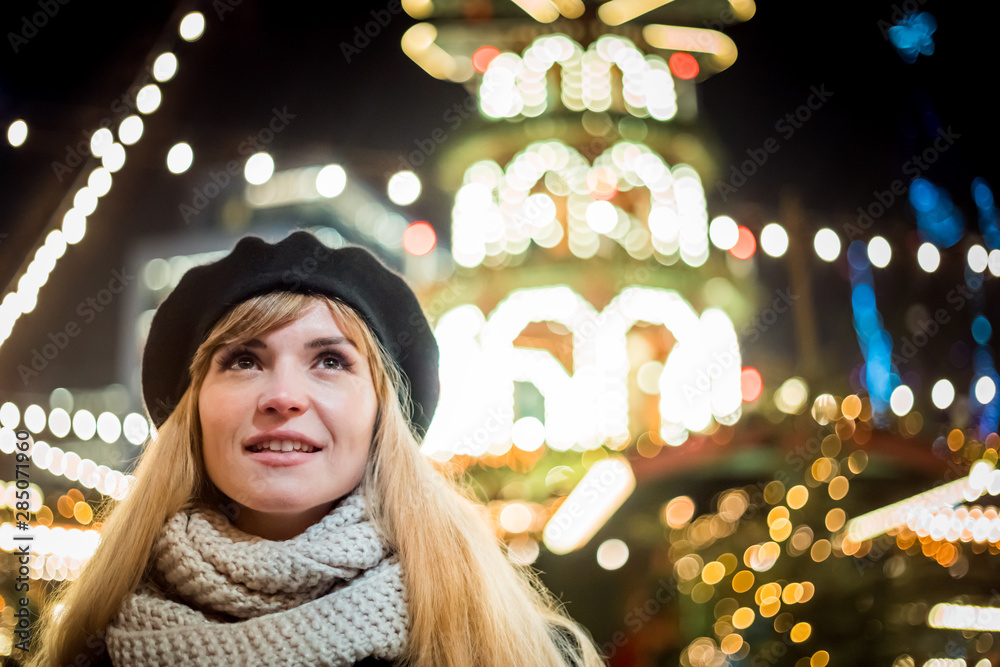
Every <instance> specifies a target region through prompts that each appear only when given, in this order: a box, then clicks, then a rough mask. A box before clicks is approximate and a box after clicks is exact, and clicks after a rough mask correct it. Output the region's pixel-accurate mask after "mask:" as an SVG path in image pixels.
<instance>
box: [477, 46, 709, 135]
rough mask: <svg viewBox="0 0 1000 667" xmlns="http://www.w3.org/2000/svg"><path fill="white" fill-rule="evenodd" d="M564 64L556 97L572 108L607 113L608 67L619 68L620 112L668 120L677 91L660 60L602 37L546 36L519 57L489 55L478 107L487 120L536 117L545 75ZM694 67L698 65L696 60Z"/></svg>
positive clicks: (544, 96) (544, 100) (544, 98)
mask: <svg viewBox="0 0 1000 667" xmlns="http://www.w3.org/2000/svg"><path fill="white" fill-rule="evenodd" d="M556 64H558V65H559V66H560V67H561V68H562V75H561V77H560V78H559V81H560V82H561V89H560V91H559V95H558V98H559V99H560V100H561V101H562V103H563V106H565V107H566V108H567V109H569V110H571V111H585V110H588V109H589V110H590V111H606V110H607V109H609V108H611V107H612V105H613V103H614V96H613V95H612V90H611V86H612V77H611V68H612V66H617V67H618V68H619V69H620V70H621V72H622V86H623V89H622V95H623V100H624V108H623V111H627V112H628V113H630V114H632V115H634V116H636V117H638V118H646V117H652V118H654V119H656V120H670V119H671V118H673V117H674V115H675V114H676V113H677V95H676V93H675V92H674V81H673V77H672V76H671V74H670V68H669V67H668V66H667V63H666V62H664V60H663V58H660V57H659V56H655V55H650V56H643V54H642V52H641V51H639V50H638V49H637V48H636V47H635V45H634V44H633V43H632V42H631V41H630V40H628V39H626V38H624V37H620V36H617V35H602V36H601V37H599V38H597V40H596V41H594V42H593V43H592V44H591V45H590V46H589V47H588V48H587V49H586V50H584V49H583V48H582V47H581V46H580V45H579V44H578V43H577V42H575V41H574V40H573V39H571V38H570V37H567V36H566V35H560V34H556V35H544V36H542V37H539V38H537V39H536V40H535V41H534V42H532V44H531V46H529V47H528V48H527V49H525V51H524V53H523V55H522V56H518V55H516V54H513V53H501V54H500V55H499V56H497V57H496V58H493V59H492V60H491V61H490V63H489V67H488V68H487V70H486V73H485V74H484V75H483V78H482V82H481V84H480V88H479V95H480V104H481V106H482V111H483V113H484V114H486V116H488V117H490V118H516V117H535V116H539V115H541V114H542V113H544V112H545V111H546V110H547V109H548V90H547V85H546V81H547V74H548V72H549V70H550V69H552V67H554V66H555V65H556ZM695 64H696V65H697V63H695Z"/></svg>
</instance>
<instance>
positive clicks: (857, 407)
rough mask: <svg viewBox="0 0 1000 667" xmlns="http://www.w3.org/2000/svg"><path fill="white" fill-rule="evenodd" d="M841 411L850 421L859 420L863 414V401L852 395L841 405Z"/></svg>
mask: <svg viewBox="0 0 1000 667" xmlns="http://www.w3.org/2000/svg"><path fill="white" fill-rule="evenodd" d="M840 411H841V412H842V413H843V414H844V416H845V417H847V418H848V419H857V418H858V415H860V414H861V399H860V398H858V397H857V396H855V395H854V394H851V395H850V396H848V397H847V398H845V399H844V402H843V403H842V404H841V405H840Z"/></svg>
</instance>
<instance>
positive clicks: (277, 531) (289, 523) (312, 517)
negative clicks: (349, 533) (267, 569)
mask: <svg viewBox="0 0 1000 667" xmlns="http://www.w3.org/2000/svg"><path fill="white" fill-rule="evenodd" d="M334 505H335V503H329V504H327V505H319V506H318V507H314V508H312V509H310V510H307V511H305V512H297V513H294V514H276V513H270V512H258V511H257V510H252V509H250V508H249V507H244V506H240V507H239V508H238V513H237V515H236V516H235V518H232V522H233V525H235V526H236V527H237V528H239V529H240V530H242V531H243V532H244V533H249V534H250V535H256V536H257V537H263V538H264V539H265V540H272V541H275V542H280V541H282V540H290V539H292V538H293V537H296V536H297V535H301V534H302V533H304V532H305V531H306V529H307V528H309V526H312V525H314V524H316V523H319V522H320V521H321V520H322V519H323V517H324V516H326V515H327V514H329V513H330V510H332V509H333V506H334Z"/></svg>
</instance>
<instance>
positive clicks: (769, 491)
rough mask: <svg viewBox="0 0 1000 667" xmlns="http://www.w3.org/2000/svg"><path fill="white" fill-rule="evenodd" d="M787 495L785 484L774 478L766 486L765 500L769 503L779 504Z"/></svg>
mask: <svg viewBox="0 0 1000 667" xmlns="http://www.w3.org/2000/svg"><path fill="white" fill-rule="evenodd" d="M784 495H785V485H784V484H782V483H781V482H779V481H778V480H772V481H770V482H768V483H767V486H765V487H764V502H766V503H767V504H768V505H777V504H778V503H780V502H781V498H782V497H783V496H784Z"/></svg>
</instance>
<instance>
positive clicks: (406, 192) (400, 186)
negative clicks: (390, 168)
mask: <svg viewBox="0 0 1000 667" xmlns="http://www.w3.org/2000/svg"><path fill="white" fill-rule="evenodd" d="M386 189H387V191H388V194H389V199H390V200H392V202H393V203H394V204H398V205H399V206H406V205H408V204H412V203H413V202H415V201H417V198H418V197H419V196H420V179H419V178H418V177H417V175H416V174H414V173H413V172H412V171H398V172H396V173H395V174H393V175H392V178H390V179H389V185H388V187H387V188H386Z"/></svg>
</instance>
